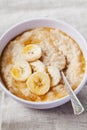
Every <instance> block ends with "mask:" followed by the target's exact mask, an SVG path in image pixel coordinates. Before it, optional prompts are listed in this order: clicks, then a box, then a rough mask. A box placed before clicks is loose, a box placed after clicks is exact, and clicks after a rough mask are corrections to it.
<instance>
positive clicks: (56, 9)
mask: <svg viewBox="0 0 87 130" xmlns="http://www.w3.org/2000/svg"><path fill="white" fill-rule="evenodd" d="M37 17H49V18H53V19H54V18H55V19H60V20H64V21H65V22H67V23H69V24H71V25H72V26H73V27H75V28H76V29H77V30H78V31H79V32H80V33H82V35H83V36H84V37H85V39H86V40H87V0H21V1H19V0H0V35H2V34H3V33H4V32H5V31H6V30H7V29H8V28H9V27H11V26H12V25H14V24H16V23H18V22H20V21H23V20H27V19H31V18H37ZM78 97H79V99H80V100H81V102H82V103H83V105H84V107H85V112H84V113H83V114H82V115H80V116H74V115H73V111H72V108H71V104H70V102H68V103H66V104H65V105H62V106H60V107H57V108H54V109H50V110H35V109H29V108H25V107H24V106H23V105H21V104H19V103H17V102H16V101H14V100H13V99H11V98H10V97H9V96H7V95H6V94H5V95H4V102H3V103H2V104H0V106H1V105H2V110H3V111H2V130H87V86H86V85H85V87H84V88H83V89H82V90H81V92H80V93H79V94H78ZM0 100H1V91H0ZM0 115H1V113H0ZM0 117H1V116H0Z"/></svg>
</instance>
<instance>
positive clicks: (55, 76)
mask: <svg viewBox="0 0 87 130" xmlns="http://www.w3.org/2000/svg"><path fill="white" fill-rule="evenodd" d="M47 71H48V73H49V75H50V78H51V86H55V85H57V84H58V83H59V82H60V79H61V76H60V71H59V70H58V68H57V67H54V66H48V67H47Z"/></svg>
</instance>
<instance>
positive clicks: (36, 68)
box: [30, 60, 45, 72]
mask: <svg viewBox="0 0 87 130" xmlns="http://www.w3.org/2000/svg"><path fill="white" fill-rule="evenodd" d="M30 65H31V68H32V70H33V72H37V71H39V72H45V65H44V64H43V63H42V62H41V61H40V60H37V61H35V62H31V63H30Z"/></svg>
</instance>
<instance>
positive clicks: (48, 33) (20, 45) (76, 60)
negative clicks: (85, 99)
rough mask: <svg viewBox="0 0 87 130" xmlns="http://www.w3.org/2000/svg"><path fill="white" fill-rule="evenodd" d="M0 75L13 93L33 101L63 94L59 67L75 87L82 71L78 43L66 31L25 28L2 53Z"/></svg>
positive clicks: (82, 66)
mask: <svg viewBox="0 0 87 130" xmlns="http://www.w3.org/2000/svg"><path fill="white" fill-rule="evenodd" d="M0 66H1V67H0V68H1V70H0V71H1V78H2V80H3V82H4V84H5V85H6V87H7V88H8V89H9V91H11V92H12V93H13V94H15V95H16V96H18V97H20V98H23V99H25V100H29V101H34V102H45V101H52V100H56V99H59V98H62V97H64V96H66V95H67V94H68V93H67V89H66V87H65V85H64V82H63V80H62V77H61V74H60V71H61V70H63V71H64V73H65V75H66V77H67V79H68V81H69V83H70V85H71V87H72V88H73V90H74V89H76V88H77V87H78V85H79V84H80V82H81V81H82V79H83V76H84V73H85V59H84V56H83V54H82V51H81V49H80V47H79V46H78V44H77V43H76V42H75V41H74V40H73V39H72V38H71V37H70V36H69V35H67V34H66V33H64V32H62V31H60V30H58V29H54V28H48V27H42V28H36V29H32V30H29V31H26V32H24V33H23V34H21V35H20V36H17V37H16V38H15V39H14V40H12V41H10V42H9V44H8V45H7V46H6V47H5V49H4V51H3V53H2V56H1V64H0Z"/></svg>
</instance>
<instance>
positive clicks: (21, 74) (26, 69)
mask: <svg viewBox="0 0 87 130" xmlns="http://www.w3.org/2000/svg"><path fill="white" fill-rule="evenodd" d="M31 73H32V72H31V67H30V65H29V64H28V62H26V61H23V62H19V63H17V64H15V65H13V66H12V68H11V75H12V77H13V78H14V79H15V80H17V81H25V80H26V79H27V78H28V77H29V75H31Z"/></svg>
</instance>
